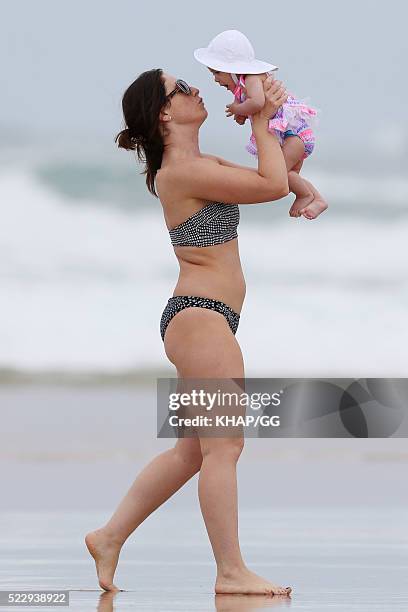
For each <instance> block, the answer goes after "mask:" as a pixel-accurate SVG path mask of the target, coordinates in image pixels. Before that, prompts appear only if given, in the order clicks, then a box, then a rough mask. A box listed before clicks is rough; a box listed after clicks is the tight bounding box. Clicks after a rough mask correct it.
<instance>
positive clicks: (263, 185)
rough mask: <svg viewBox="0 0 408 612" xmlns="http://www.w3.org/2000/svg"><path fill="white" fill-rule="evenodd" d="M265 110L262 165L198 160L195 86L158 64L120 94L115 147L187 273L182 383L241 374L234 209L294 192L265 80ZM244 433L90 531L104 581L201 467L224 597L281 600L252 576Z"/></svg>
mask: <svg viewBox="0 0 408 612" xmlns="http://www.w3.org/2000/svg"><path fill="white" fill-rule="evenodd" d="M264 89H265V97H266V103H265V106H264V108H263V109H262V110H261V111H260V112H259V113H257V114H256V115H255V116H254V118H253V119H254V121H253V129H254V134H255V137H256V141H257V147H258V155H259V157H258V169H257V170H255V169H251V168H246V167H243V166H237V165H235V164H233V163H230V162H227V161H225V160H223V159H221V158H219V157H215V156H213V155H204V154H202V153H200V149H199V144H198V132H199V128H200V126H201V125H202V123H203V122H204V121H205V119H206V117H207V111H206V109H205V106H204V103H203V101H202V99H201V98H200V97H199V95H198V94H199V90H198V89H197V88H195V87H189V86H188V84H187V83H185V81H181V80H176V79H175V78H174V77H172V76H170V75H168V74H164V73H163V72H162V71H161V70H160V69H157V70H150V71H148V72H144V73H143V74H141V75H140V76H139V77H138V78H137V79H136V81H134V83H132V84H131V85H130V87H129V88H128V89H127V91H126V92H125V94H124V96H123V102H122V106H123V112H124V117H125V121H126V125H127V128H126V129H124V130H123V131H122V132H120V133H119V134H118V136H117V141H118V146H119V147H124V148H125V149H129V150H135V149H136V150H137V153H138V156H139V159H140V160H143V161H145V162H146V168H145V173H146V183H147V187H148V189H149V191H150V192H151V193H153V194H155V195H157V193H158V194H159V197H160V201H161V204H162V207H163V211H164V217H165V220H166V223H167V226H168V229H169V232H170V238H171V241H172V244H173V245H174V250H175V254H176V257H177V259H178V261H179V264H180V275H179V279H178V282H177V285H176V287H175V290H174V293H173V297H172V298H170V299H169V301H168V304H167V305H166V308H165V310H164V312H163V316H162V319H161V323H160V329H161V335H162V338H163V341H164V349H165V352H166V355H167V357H168V358H169V360H170V361H171V362H172V363H173V364H174V365H175V367H176V369H177V374H178V377H179V378H184V379H188V378H215V379H217V378H222V379H228V378H229V379H232V378H234V379H237V378H238V379H243V378H244V362H243V358H242V353H241V349H240V347H239V344H238V342H237V340H236V338H235V332H236V329H237V327H238V322H239V313H240V311H241V307H242V304H243V301H244V296H245V280H244V277H243V273H242V269H241V262H240V258H239V251H238V240H237V231H236V229H237V225H238V221H239V208H238V206H237V205H238V204H252V203H257V202H269V201H271V200H277V199H279V198H282V197H283V196H285V195H287V194H288V192H289V190H288V181H287V171H286V166H285V161H284V158H283V155H282V151H281V148H280V146H279V143H278V141H277V139H276V137H275V136H274V135H272V134H270V133H268V130H267V129H266V124H267V121H268V118H269V117H271V116H273V115H274V114H275V113H276V111H277V110H278V108H279V107H280V106H281V104H282V103H283V102H284V101H285V100H286V98H287V96H286V92H285V91H284V89H283V87H282V84H281V83H280V82H279V81H274V82H273V83H272V81H271V80H270V79H269V80H268V81H266V82H265V84H264ZM242 448H243V438H241V437H223V438H220V437H208V436H207V437H205V436H202V437H194V438H180V439H178V441H177V443H176V445H175V446H174V448H172V449H169V450H167V451H165V452H163V453H161V454H160V455H158V456H157V457H156V458H155V459H153V461H151V463H150V464H148V465H147V466H146V467H145V468H144V470H143V471H142V472H141V473H140V474H139V476H138V477H137V478H136V480H135V482H134V483H133V485H132V486H131V488H130V490H129V491H128V493H127V495H126V496H125V498H124V499H123V501H122V502H121V504H120V505H119V507H118V509H117V510H116V512H115V513H114V514H113V516H112V518H111V519H110V520H109V521H108V522H107V524H106V525H105V526H104V527H102V528H101V529H97V530H96V531H93V532H91V533H89V534H88V535H87V536H86V538H85V542H86V545H87V547H88V550H89V552H90V553H91V555H92V556H93V558H94V560H95V563H96V569H97V574H98V578H99V584H100V586H101V587H102V588H103V589H105V590H116V589H117V587H116V586H115V585H114V584H113V576H114V572H115V569H116V566H117V563H118V558H119V553H120V550H121V547H122V546H123V544H124V542H125V541H126V539H127V538H128V537H129V535H130V534H131V533H132V532H133V531H134V530H135V529H136V528H137V527H138V526H139V525H140V524H141V523H142V522H143V521H144V520H145V519H146V518H147V517H148V516H149V515H150V514H151V513H152V512H153V511H154V510H155V509H156V508H157V507H159V506H160V505H161V504H163V502H165V501H166V500H167V499H168V498H169V497H170V496H171V495H173V493H175V492H176V491H177V490H178V489H180V487H181V486H182V485H183V484H184V483H186V482H187V481H188V480H189V479H190V478H191V477H192V476H193V475H194V474H196V473H197V472H200V475H199V481H198V492H199V500H200V506H201V510H202V514H203V517H204V521H205V524H206V528H207V531H208V535H209V538H210V541H211V545H212V548H213V551H214V557H215V560H216V564H217V578H216V583H215V592H216V593H247V594H248V593H249V594H279V595H286V596H288V595H289V593H290V592H291V590H292V589H291V588H290V587H286V588H284V587H280V586H278V585H276V584H273V583H271V582H269V581H268V580H266V579H264V578H261V577H260V576H258V575H256V574H255V573H253V572H251V571H250V570H249V569H248V568H247V567H246V565H245V563H244V561H243V559H242V556H241V551H240V547H239V541H238V512H237V483H236V464H237V461H238V458H239V456H240V454H241V451H242Z"/></svg>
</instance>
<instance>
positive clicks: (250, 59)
mask: <svg viewBox="0 0 408 612" xmlns="http://www.w3.org/2000/svg"><path fill="white" fill-rule="evenodd" d="M194 57H195V58H196V59H197V60H198V61H199V62H200V63H202V64H204V65H205V66H207V68H208V69H209V70H210V72H211V73H212V74H213V75H214V79H215V81H216V82H217V83H219V85H220V86H222V87H226V88H227V89H229V90H230V91H232V92H233V94H234V97H235V101H234V102H233V103H232V104H228V105H227V107H226V115H227V117H231V116H234V119H235V121H236V122H237V123H239V124H240V125H242V124H243V123H245V121H246V119H247V117H250V118H251V115H253V114H254V113H256V112H258V111H259V110H261V108H263V106H264V104H265V94H264V90H263V82H264V81H265V79H266V78H268V76H273V72H274V71H275V70H277V67H276V66H274V65H273V64H268V63H267V62H263V61H260V60H257V59H255V53H254V50H253V47H252V45H251V43H250V41H249V40H248V38H247V37H246V36H245V35H244V34H242V32H239V31H238V30H227V31H225V32H221V34H218V36H216V37H215V38H214V39H213V40H212V41H211V42H210V44H209V45H208V47H206V48H202V49H196V50H195V51H194ZM316 115H317V111H316V110H315V109H313V108H311V107H310V106H308V105H307V104H305V103H304V102H302V101H301V100H297V99H296V98H295V97H293V96H291V95H289V96H288V99H287V101H286V102H285V103H284V104H283V105H282V106H281V107H280V109H279V110H278V112H277V113H276V115H275V116H274V117H271V119H270V120H269V125H268V129H269V131H273V132H274V133H275V134H276V136H277V137H278V140H279V142H280V145H281V147H282V152H283V156H284V158H285V162H286V167H287V169H288V181H289V189H290V190H291V192H292V193H294V194H295V196H296V199H295V201H294V203H293V205H292V207H291V209H290V211H289V214H290V216H291V217H300V216H301V215H303V216H304V217H305V218H306V219H315V218H316V217H318V216H319V215H320V214H321V213H322V212H323V211H325V210H326V208H327V203H326V201H325V200H324V199H323V197H322V196H321V195H320V193H319V192H318V191H317V190H316V188H315V187H314V186H313V185H312V184H311V183H310V182H309V181H306V179H304V178H302V177H301V176H300V170H301V168H302V165H303V161H304V160H305V159H306V158H307V157H309V155H311V153H312V152H313V149H314V145H315V136H314V132H313V129H312V126H313V120H314V119H315V117H316ZM246 149H247V151H248V152H249V153H251V154H252V155H257V149H256V140H255V137H254V135H253V134H251V138H250V142H249V144H248V145H247V147H246Z"/></svg>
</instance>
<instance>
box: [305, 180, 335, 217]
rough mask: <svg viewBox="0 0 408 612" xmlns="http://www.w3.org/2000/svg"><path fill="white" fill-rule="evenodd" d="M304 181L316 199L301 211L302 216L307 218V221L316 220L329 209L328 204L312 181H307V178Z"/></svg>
mask: <svg viewBox="0 0 408 612" xmlns="http://www.w3.org/2000/svg"><path fill="white" fill-rule="evenodd" d="M303 180H304V182H305V183H306V185H308V187H309V189H310V190H311V191H312V193H313V195H314V199H313V201H312V202H311V203H310V204H308V206H306V207H305V208H304V209H303V210H301V211H300V214H301V215H303V216H304V217H306V219H316V217H318V216H319V215H320V214H321V213H322V212H324V211H325V210H326V208H327V207H328V206H327V202H326V200H325V199H324V197H323V196H322V195H321V194H320V193H319V192H318V191H317V189H316V187H315V186H314V185H312V183H311V182H310V181H307V180H306V179H305V178H304V179H303Z"/></svg>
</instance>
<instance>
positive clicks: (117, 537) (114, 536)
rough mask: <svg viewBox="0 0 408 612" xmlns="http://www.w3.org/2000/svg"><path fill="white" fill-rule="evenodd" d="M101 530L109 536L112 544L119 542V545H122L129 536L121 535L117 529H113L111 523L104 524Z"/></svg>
mask: <svg viewBox="0 0 408 612" xmlns="http://www.w3.org/2000/svg"><path fill="white" fill-rule="evenodd" d="M99 531H101V532H102V533H103V535H104V536H105V537H106V538H108V539H109V541H110V542H111V543H112V544H117V545H118V546H121V547H122V546H123V544H124V543H125V542H126V539H127V538H123V536H120V535H119V534H118V533H117V531H116V530H115V529H112V527H110V526H109V525H104V527H101V529H99Z"/></svg>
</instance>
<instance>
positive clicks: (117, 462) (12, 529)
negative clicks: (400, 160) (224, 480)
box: [0, 385, 408, 612]
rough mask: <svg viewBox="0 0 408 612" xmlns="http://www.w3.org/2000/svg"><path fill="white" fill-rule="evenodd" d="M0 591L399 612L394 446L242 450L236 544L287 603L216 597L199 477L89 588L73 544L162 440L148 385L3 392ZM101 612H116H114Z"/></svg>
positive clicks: (398, 448)
mask: <svg viewBox="0 0 408 612" xmlns="http://www.w3.org/2000/svg"><path fill="white" fill-rule="evenodd" d="M0 402H1V406H2V411H3V418H4V420H3V423H4V425H3V428H2V446H1V451H0V486H1V490H2V492H3V495H2V498H3V499H2V509H1V514H0V551H1V552H0V587H1V589H3V590H6V589H8V590H10V589H18V588H19V589H22V590H29V589H40V588H41V589H53V588H55V589H68V590H69V591H70V606H71V607H72V608H73V609H77V610H81V611H82V610H83V611H87V610H113V609H115V610H128V609H134V610H145V611H150V610H152V611H153V610H155V611H166V612H167V611H168V612H173V611H174V612H176V611H182V610H253V609H258V608H268V607H275V606H276V607H282V608H285V606H287V605H289V607H290V608H291V609H293V610H313V611H315V612H317V611H319V610H322V611H323V610H325V611H326V610H328V609H332V610H336V611H337V610H338V611H341V612H343V611H344V612H346V611H347V612H349V611H350V610H358V611H359V612H365V611H367V612H368V611H370V612H372V611H373V610H387V611H388V610H392V611H395V612H399V611H401V612H402V611H403V610H404V611H405V609H406V606H407V604H408V592H407V589H406V587H405V584H404V583H405V576H406V570H407V567H408V529H407V520H406V519H407V511H406V508H407V502H408V493H407V492H406V487H405V486H404V484H403V483H404V482H405V480H406V470H407V463H408V456H407V450H406V442H405V440H404V439H392V438H390V439H358V440H357V439H352V438H350V439H269V440H268V439H248V440H246V447H245V449H244V452H243V454H242V456H241V459H240V461H239V464H238V482H239V505H240V523H239V528H240V537H241V545H242V550H243V554H244V555H245V558H246V560H247V563H248V565H249V566H250V567H251V569H253V570H254V571H256V572H258V573H259V574H261V575H263V576H265V577H267V578H269V579H270V580H272V581H274V582H276V583H278V584H282V585H291V586H292V588H293V595H292V598H291V601H290V604H288V603H287V602H282V601H278V600H277V599H275V601H273V600H270V599H269V598H260V599H258V598H257V601H254V600H253V599H252V600H251V599H250V600H247V598H245V597H244V598H238V599H237V598H235V599H233V600H232V601H230V599H231V598H228V597H227V598H225V597H224V598H223V596H221V595H220V596H217V597H215V596H214V594H213V583H214V580H215V565H214V560H213V557H212V551H211V548H210V545H209V542H208V537H207V534H206V531H205V527H204V523H203V520H202V517H201V514H200V510H199V505H198V499H197V476H195V477H193V478H192V479H191V480H190V481H189V482H188V483H187V484H186V485H185V486H184V487H183V488H182V489H181V490H180V491H179V492H177V493H176V494H175V496H173V498H171V499H170V500H169V501H168V502H166V503H165V504H164V505H163V506H162V507H161V508H159V509H158V510H157V511H156V512H155V513H154V514H153V515H151V516H150V517H149V518H148V519H147V520H146V521H145V522H144V523H143V524H142V525H141V527H140V528H138V530H137V531H136V532H134V533H133V534H132V536H131V537H130V538H129V539H128V541H127V542H126V544H125V546H124V548H123V551H122V553H121V558H120V562H119V566H118V570H117V574H116V583H117V585H118V586H119V588H121V589H124V592H120V593H118V594H117V595H116V596H115V597H114V598H113V601H112V597H111V596H110V595H107V596H105V595H103V596H101V595H102V591H101V590H100V589H99V586H98V583H97V580H96V573H95V569H94V563H93V560H92V559H91V557H90V556H89V554H88V552H87V551H86V548H85V546H84V543H83V537H84V535H85V534H86V533H87V532H88V531H89V530H92V529H95V528H96V527H100V526H102V525H103V524H104V523H105V522H106V521H107V519H108V518H109V516H110V515H111V513H112V512H113V510H114V509H115V507H116V505H117V503H118V502H119V500H120V499H121V497H122V496H123V495H124V494H125V492H126V491H127V488H128V487H129V486H130V484H131V482H132V481H133V479H134V478H135V476H136V474H137V473H138V472H139V470H140V469H141V468H142V467H143V465H145V463H146V462H147V461H149V460H150V459H151V458H152V457H153V456H154V455H155V454H156V453H158V452H160V451H161V450H164V449H166V448H169V447H170V446H171V445H173V443H174V441H172V440H166V439H160V440H159V439H157V438H156V437H155V427H156V420H155V419H156V414H155V394H154V387H152V386H149V385H145V386H143V387H140V385H139V386H138V385H133V386H132V385H116V386H115V385H113V386H112V385H105V386H104V387H102V386H100V385H99V386H92V385H77V386H63V385H60V386H57V385H53V386H52V385H49V386H44V385H31V386H29V385H25V386H19V387H18V386H15V385H9V386H7V387H6V386H4V385H3V386H2V387H1V388H0ZM113 606H114V607H113Z"/></svg>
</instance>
